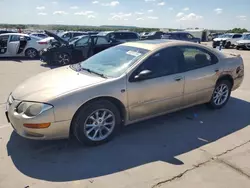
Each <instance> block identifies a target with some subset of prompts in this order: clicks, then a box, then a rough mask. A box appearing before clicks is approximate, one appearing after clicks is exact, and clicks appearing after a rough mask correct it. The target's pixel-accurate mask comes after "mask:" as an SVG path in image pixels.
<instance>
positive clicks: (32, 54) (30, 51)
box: [26, 49, 37, 58]
mask: <svg viewBox="0 0 250 188" xmlns="http://www.w3.org/2000/svg"><path fill="white" fill-rule="evenodd" d="M26 54H27V56H28V57H29V58H35V57H36V56H37V52H36V50H35V49H28V50H27V52H26Z"/></svg>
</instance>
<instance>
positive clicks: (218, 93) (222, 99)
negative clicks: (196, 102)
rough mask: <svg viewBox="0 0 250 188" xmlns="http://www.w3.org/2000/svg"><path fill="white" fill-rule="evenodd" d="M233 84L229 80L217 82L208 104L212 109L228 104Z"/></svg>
mask: <svg viewBox="0 0 250 188" xmlns="http://www.w3.org/2000/svg"><path fill="white" fill-rule="evenodd" d="M231 89H232V84H231V83H230V82H229V81H228V80H220V81H218V82H217V84H216V86H215V89H214V92H213V95H212V97H211V100H210V102H209V103H208V106H209V107H210V108H212V109H220V108H222V107H223V106H225V105H226V103H227V102H228V100H229V98H230V95H231Z"/></svg>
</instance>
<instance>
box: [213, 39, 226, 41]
mask: <svg viewBox="0 0 250 188" xmlns="http://www.w3.org/2000/svg"><path fill="white" fill-rule="evenodd" d="M227 39H229V38H215V39H214V41H221V40H227Z"/></svg>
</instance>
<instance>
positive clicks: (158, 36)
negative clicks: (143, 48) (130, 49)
mask: <svg viewBox="0 0 250 188" xmlns="http://www.w3.org/2000/svg"><path fill="white" fill-rule="evenodd" d="M164 34H165V33H164V32H162V31H154V32H150V33H148V34H147V35H143V36H141V40H153V39H161V38H162V35H164Z"/></svg>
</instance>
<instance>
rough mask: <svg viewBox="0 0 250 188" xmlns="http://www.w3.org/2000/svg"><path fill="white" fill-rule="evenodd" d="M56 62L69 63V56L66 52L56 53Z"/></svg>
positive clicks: (60, 63)
mask: <svg viewBox="0 0 250 188" xmlns="http://www.w3.org/2000/svg"><path fill="white" fill-rule="evenodd" d="M58 64H59V65H62V66H63V65H68V64H70V56H69V54H67V53H59V54H58Z"/></svg>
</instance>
